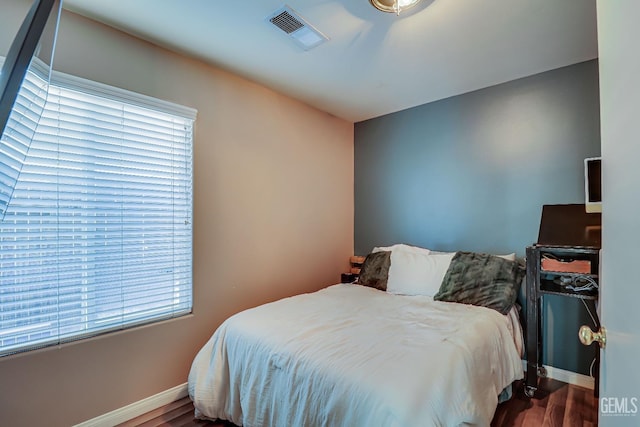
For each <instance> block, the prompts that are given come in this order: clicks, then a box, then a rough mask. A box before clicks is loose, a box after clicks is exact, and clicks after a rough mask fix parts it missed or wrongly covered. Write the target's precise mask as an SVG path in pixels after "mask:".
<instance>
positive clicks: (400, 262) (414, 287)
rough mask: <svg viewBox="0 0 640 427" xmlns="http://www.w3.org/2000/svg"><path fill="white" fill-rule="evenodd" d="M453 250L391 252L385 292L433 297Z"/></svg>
mask: <svg viewBox="0 0 640 427" xmlns="http://www.w3.org/2000/svg"><path fill="white" fill-rule="evenodd" d="M454 255H455V252H451V253H447V254H436V255H429V254H424V253H420V252H416V251H413V252H412V251H406V250H395V251H392V252H391V266H390V267H389V275H388V279H387V292H389V293H391V294H398V295H424V296H428V297H433V296H434V295H435V294H436V293H438V291H439V290H440V285H441V284H442V279H444V275H445V274H446V273H447V269H448V268H449V264H451V259H452V258H453V256H454Z"/></svg>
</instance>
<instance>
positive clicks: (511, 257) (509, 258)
mask: <svg viewBox="0 0 640 427" xmlns="http://www.w3.org/2000/svg"><path fill="white" fill-rule="evenodd" d="M450 253H455V252H438V251H431V252H430V254H431V255H441V254H450ZM496 256H497V257H500V258H504V259H506V260H507V261H515V260H516V253H515V252H511V253H510V254H507V255H496Z"/></svg>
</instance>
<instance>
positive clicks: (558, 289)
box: [538, 274, 598, 300]
mask: <svg viewBox="0 0 640 427" xmlns="http://www.w3.org/2000/svg"><path fill="white" fill-rule="evenodd" d="M565 275H566V274H565ZM538 292H540V293H545V294H552V295H561V296H568V297H573V298H582V299H588V300H597V299H598V289H592V290H585V291H574V290H571V289H567V288H565V287H564V286H562V285H559V284H557V283H554V282H553V281H551V280H544V279H540V287H539V288H538Z"/></svg>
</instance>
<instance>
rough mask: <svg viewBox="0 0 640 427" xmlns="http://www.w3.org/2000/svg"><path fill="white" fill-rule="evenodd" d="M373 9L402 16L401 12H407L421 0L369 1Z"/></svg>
mask: <svg viewBox="0 0 640 427" xmlns="http://www.w3.org/2000/svg"><path fill="white" fill-rule="evenodd" d="M369 1H370V2H371V4H372V5H373V7H375V8H376V9H378V10H381V11H383V12H389V13H395V14H396V15H400V12H402V11H403V10H407V9H409V8H411V7H413V6H415V5H416V4H418V3H420V1H421V0H369Z"/></svg>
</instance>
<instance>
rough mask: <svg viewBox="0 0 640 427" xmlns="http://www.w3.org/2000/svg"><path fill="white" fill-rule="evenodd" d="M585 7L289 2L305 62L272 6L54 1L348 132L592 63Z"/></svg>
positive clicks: (448, 1)
mask: <svg viewBox="0 0 640 427" xmlns="http://www.w3.org/2000/svg"><path fill="white" fill-rule="evenodd" d="M595 3H596V0H423V4H421V5H419V6H417V7H415V8H414V9H411V10H410V11H408V12H407V13H406V14H404V15H400V16H399V17H398V16H396V15H394V14H388V13H382V12H379V11H377V10H376V9H374V8H373V7H372V6H371V5H370V4H369V1H368V0H339V1H338V0H288V2H287V3H286V4H287V5H289V6H290V7H291V8H292V9H294V10H295V11H296V12H297V13H298V14H299V15H300V16H302V17H303V18H304V19H305V20H307V21H308V23H309V24H311V25H312V26H314V27H316V28H317V29H318V30H319V31H321V32H322V33H324V34H325V35H326V36H328V37H329V39H330V40H329V41H328V42H326V43H324V44H323V45H320V46H319V47H317V48H315V49H312V50H309V51H304V50H302V49H301V48H299V47H298V45H297V44H295V43H294V42H293V40H291V39H290V38H289V37H288V36H287V35H286V34H285V33H284V32H282V31H280V30H279V29H277V28H276V27H274V26H273V25H271V24H270V23H268V22H267V21H266V20H265V18H266V17H267V16H269V15H270V14H271V13H272V12H273V11H275V10H276V9H278V8H280V7H281V6H283V5H284V4H285V3H283V2H282V1H281V0H229V1H220V0H109V1H105V0H64V7H65V8H66V9H69V10H72V11H74V12H76V13H79V14H81V15H85V16H87V17H90V18H92V19H95V20H97V21H100V22H103V23H105V24H108V25H110V26H113V27H116V28H119V29H121V30H124V31H126V32H128V33H131V34H133V35H136V36H138V37H140V38H143V39H145V40H148V41H151V42H153V43H155V44H158V45H161V46H165V47H167V48H169V49H171V50H175V51H178V52H181V53H184V54H186V55H190V56H195V57H197V58H199V59H202V60H204V61H206V62H208V63H211V64H213V65H215V66H218V67H220V68H223V69H226V70H229V71H231V72H233V73H235V74H238V75H241V76H244V77H246V78H248V79H250V80H253V81H256V82H258V83H261V84H263V85H265V86H267V87H270V88H273V89H274V90H276V91H278V92H281V93H284V94H287V95H290V96H292V97H294V98H297V99H299V100H302V101H304V102H306V103H308V104H310V105H312V106H315V107H317V108H319V109H321V110H324V111H327V112H329V113H331V114H333V115H335V116H338V117H342V118H344V119H347V120H349V121H353V122H358V121H361V120H366V119H369V118H373V117H377V116H381V115H384V114H388V113H391V112H395V111H399V110H403V109H406V108H409V107H413V106H416V105H421V104H425V103H427V102H431V101H435V100H438V99H442V98H446V97H449V96H452V95H457V94H461V93H465V92H469V91H472V90H476V89H480V88H483V87H487V86H491V85H494V84H498V83H502V82H505V81H509V80H513V79H516V78H520V77H524V76H528V75H532V74H536V73H540V72H543V71H547V70H550V69H554V68H558V67H562V66H565V65H570V64H574V63H577V62H582V61H586V60H589V59H593V58H596V57H597V56H598V53H597V37H596V6H595Z"/></svg>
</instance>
